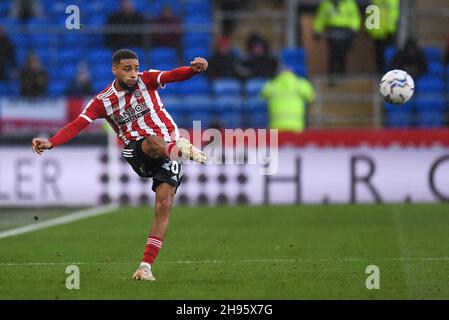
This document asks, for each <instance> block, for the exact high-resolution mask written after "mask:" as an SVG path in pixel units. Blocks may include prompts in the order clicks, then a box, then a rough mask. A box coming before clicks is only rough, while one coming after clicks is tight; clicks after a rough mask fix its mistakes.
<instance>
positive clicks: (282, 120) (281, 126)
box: [262, 69, 315, 132]
mask: <svg viewBox="0 0 449 320" xmlns="http://www.w3.org/2000/svg"><path fill="white" fill-rule="evenodd" d="M262 98H263V99H265V100H267V101H268V110H269V115H270V128H271V129H278V130H280V131H294V132H301V131H303V130H304V129H305V127H306V103H310V102H313V101H314V100H315V90H314V89H313V86H312V84H311V83H310V82H309V81H308V80H307V79H305V78H302V77H298V76H297V75H295V74H294V73H293V72H292V71H290V70H287V69H284V70H283V71H281V73H280V74H279V75H278V76H276V77H275V78H274V79H273V80H271V81H269V82H267V83H266V84H265V86H264V87H263V89H262Z"/></svg>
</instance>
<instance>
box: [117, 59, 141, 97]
mask: <svg viewBox="0 0 449 320" xmlns="http://www.w3.org/2000/svg"><path fill="white" fill-rule="evenodd" d="M112 72H113V73H114V75H115V78H116V79H117V81H118V83H119V85H120V86H121V87H122V88H123V89H125V90H132V89H133V87H134V86H135V85H136V83H137V80H138V79H139V60H137V59H122V60H120V63H119V64H116V65H113V66H112Z"/></svg>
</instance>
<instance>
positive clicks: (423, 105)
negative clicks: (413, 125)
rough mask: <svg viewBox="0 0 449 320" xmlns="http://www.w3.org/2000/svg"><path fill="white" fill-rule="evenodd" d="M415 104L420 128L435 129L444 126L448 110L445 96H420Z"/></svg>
mask: <svg viewBox="0 0 449 320" xmlns="http://www.w3.org/2000/svg"><path fill="white" fill-rule="evenodd" d="M415 103H416V109H417V111H418V125H419V126H420V127H426V128H435V127H442V126H443V125H444V121H445V119H444V113H445V108H446V101H445V95H444V94H432V95H419V96H418V97H417V98H416V99H415Z"/></svg>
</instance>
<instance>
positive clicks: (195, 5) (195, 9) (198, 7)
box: [184, 1, 213, 16]
mask: <svg viewBox="0 0 449 320" xmlns="http://www.w3.org/2000/svg"><path fill="white" fill-rule="evenodd" d="M212 10H213V8H212V2H211V1H194V2H189V1H187V2H185V10H184V13H185V15H186V16H194V15H202V16H212Z"/></svg>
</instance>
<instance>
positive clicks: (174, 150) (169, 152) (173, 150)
mask: <svg viewBox="0 0 449 320" xmlns="http://www.w3.org/2000/svg"><path fill="white" fill-rule="evenodd" d="M165 155H166V156H167V157H169V158H170V159H171V160H178V159H179V157H180V156H181V152H180V151H179V149H178V147H177V146H176V142H170V143H167V145H166V146H165Z"/></svg>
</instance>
